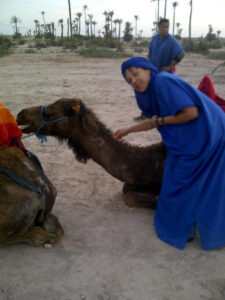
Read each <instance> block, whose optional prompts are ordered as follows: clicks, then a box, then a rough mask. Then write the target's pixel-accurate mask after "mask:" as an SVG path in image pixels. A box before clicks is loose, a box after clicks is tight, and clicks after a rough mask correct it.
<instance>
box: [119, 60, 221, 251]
mask: <svg viewBox="0 0 225 300" xmlns="http://www.w3.org/2000/svg"><path fill="white" fill-rule="evenodd" d="M122 74H123V76H124V77H125V79H126V80H127V82H128V83H129V84H130V85H131V86H132V87H133V88H134V91H135V96H136V100H137V104H138V106H139V108H140V109H141V110H142V111H143V112H144V114H145V115H146V116H148V119H147V121H144V122H141V123H139V124H137V125H134V126H131V127H128V128H123V129H119V130H117V131H116V132H115V133H114V138H115V139H121V138H122V137H123V136H125V135H127V134H129V133H131V132H138V131H143V130H148V129H152V128H157V129H158V130H159V132H160V134H161V136H162V139H163V141H164V144H165V146H166V148H167V150H168V154H167V160H166V165H165V169H164V177H163V184H162V188H161V192H160V196H159V200H158V206H157V210H156V214H155V228H156V231H157V234H158V236H159V237H160V238H161V239H162V240H164V241H165V242H167V243H169V244H171V245H173V246H175V247H177V248H178V249H184V247H185V244H186V242H187V241H188V238H189V237H191V238H192V237H193V232H194V231H195V228H196V225H197V226H198V230H199V233H200V236H201V242H202V247H203V249H205V250H210V249H214V248H217V247H220V246H224V245H225V219H224V216H225V203H224V195H225V173H224V170H223V166H224V164H225V151H224V149H225V118H224V112H223V111H222V110H221V108H220V107H219V106H218V105H217V104H215V103H214V102H213V101H212V100H211V99H210V98H208V97H207V96H206V95H205V94H203V93H201V92H200V91H199V90H197V89H196V88H194V87H192V86H191V85H190V84H189V83H187V82H185V81H184V80H182V79H181V78H179V77H178V76H175V75H172V74H169V73H168V72H160V73H157V72H156V70H155V68H154V66H153V65H152V64H151V63H150V62H149V61H148V60H147V59H145V58H143V57H135V58H131V59H129V60H127V61H125V62H124V63H123V64H122ZM209 183H210V184H209Z"/></svg>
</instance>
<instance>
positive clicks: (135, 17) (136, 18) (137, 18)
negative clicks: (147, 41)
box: [134, 15, 139, 38]
mask: <svg viewBox="0 0 225 300" xmlns="http://www.w3.org/2000/svg"><path fill="white" fill-rule="evenodd" d="M134 19H135V38H137V20H139V17H138V16H137V15H135V16H134Z"/></svg>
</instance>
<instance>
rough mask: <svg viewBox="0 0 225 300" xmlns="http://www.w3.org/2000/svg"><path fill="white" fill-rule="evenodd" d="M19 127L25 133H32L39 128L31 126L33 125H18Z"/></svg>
mask: <svg viewBox="0 0 225 300" xmlns="http://www.w3.org/2000/svg"><path fill="white" fill-rule="evenodd" d="M18 125H19V127H20V129H21V131H22V132H23V133H31V132H35V131H37V128H36V127H35V126H34V125H31V124H29V125H21V124H19V123H18Z"/></svg>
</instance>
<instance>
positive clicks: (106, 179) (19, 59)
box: [0, 47, 225, 300]
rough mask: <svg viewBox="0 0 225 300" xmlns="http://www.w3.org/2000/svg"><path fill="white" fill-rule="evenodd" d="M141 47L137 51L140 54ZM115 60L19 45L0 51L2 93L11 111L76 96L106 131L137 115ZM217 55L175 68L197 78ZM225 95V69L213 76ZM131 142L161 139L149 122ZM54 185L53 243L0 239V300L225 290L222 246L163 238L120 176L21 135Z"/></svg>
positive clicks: (147, 299) (222, 294)
mask: <svg viewBox="0 0 225 300" xmlns="http://www.w3.org/2000/svg"><path fill="white" fill-rule="evenodd" d="M144 55H145V54H143V56H144ZM122 61H123V60H122V59H83V58H81V57H79V56H78V55H77V54H75V53H71V52H65V51H64V52H63V51H62V50H61V49H55V48H49V49H48V50H42V51H40V52H39V53H36V54H25V53H24V48H22V47H21V48H19V49H17V50H15V53H14V54H13V55H10V56H8V57H3V58H0V67H1V72H0V101H2V102H4V103H5V104H6V105H7V106H8V107H9V109H10V110H11V111H12V112H13V114H14V115H15V116H16V114H17V113H18V112H19V111H20V110H21V109H23V108H25V107H28V106H33V105H40V104H48V103H51V102H53V101H55V100H57V99H58V98H60V97H73V96H75V97H80V98H81V99H83V101H84V102H85V104H86V105H88V106H89V107H91V108H92V109H93V110H94V111H95V112H96V113H97V115H98V116H99V118H100V119H101V120H102V122H103V123H105V124H106V126H107V127H109V128H111V129H112V130H113V131H114V130H116V129H118V128H120V127H123V126H126V125H129V124H132V123H133V117H135V116H137V115H138V114H139V111H138V108H137V107H136V104H135V100H134V95H133V92H132V90H131V89H130V88H129V86H128V85H127V84H126V83H125V82H124V80H123V78H122V76H121V74H120V65H121V62H122ZM218 64H219V61H213V60H208V59H207V58H205V57H203V56H200V55H190V54H187V55H186V57H185V59H184V60H183V61H182V63H181V64H180V65H179V67H178V69H177V74H178V75H180V76H181V77H183V78H184V79H186V80H187V81H189V82H190V83H192V84H193V85H194V86H197V85H198V83H199V82H200V80H201V79H202V77H203V75H205V74H208V73H210V72H211V71H212V70H213V69H214V68H215V67H216V66H217V65H218ZM212 79H213V82H214V83H215V89H216V92H217V93H218V95H220V96H221V97H224V96H225V85H224V82H225V69H220V70H218V71H217V72H216V73H215V75H213V76H212ZM126 140H127V141H128V142H130V143H133V144H139V145H147V144H150V143H155V142H156V141H159V140H160V136H159V135H158V133H157V132H156V131H155V130H153V131H152V132H150V133H149V132H148V133H146V132H145V133H141V134H133V135H130V136H128V137H126ZM24 144H25V145H26V147H27V148H28V149H29V150H31V151H32V152H34V153H35V154H36V155H37V156H38V157H39V158H40V160H41V162H42V164H43V167H44V169H45V171H46V174H47V175H48V177H49V178H50V180H51V181H52V182H53V183H54V185H55V186H56V188H57V190H58V196H57V200H56V203H55V206H54V209H53V212H54V214H55V215H57V216H58V217H59V220H60V222H61V224H62V226H63V228H64V230H65V236H64V237H63V238H62V239H61V240H60V241H59V242H58V243H57V244H56V245H54V246H53V247H52V248H51V249H45V248H43V247H39V248H34V247H32V246H29V245H27V244H18V245H13V246H7V247H2V248H0V300H6V299H7V300H10V299H13V300H30V299H33V300H42V299H50V300H56V299H57V300H167V299H168V300H174V299H182V300H189V299H194V300H196V299H212V300H216V299H221V300H222V299H225V272H224V267H225V249H224V248H220V249H217V250H214V251H209V252H207V251H203V250H202V249H201V244H200V240H199V239H198V238H197V239H196V240H195V241H194V242H192V243H190V244H188V245H187V246H186V248H185V250H184V251H180V250H177V249H175V248H173V247H171V246H170V245H167V244H165V243H164V242H162V241H161V240H160V239H159V238H158V237H157V236H156V233H155V230H154V223H153V219H154V211H152V210H149V209H137V208H132V209H131V208H128V207H126V206H125V204H124V202H123V197H122V192H121V188H122V183H121V182H120V181H118V180H117V179H115V178H113V177H111V176H110V175H109V174H107V173H106V171H105V170H104V169H102V168H101V167H100V166H99V165H97V164H96V163H94V162H93V161H89V162H88V163H87V164H85V165H83V164H81V163H79V162H77V161H76V160H75V158H74V155H73V153H72V152H71V150H69V149H68V148H67V146H66V145H64V144H62V145H60V144H59V143H58V142H57V140H56V139H54V138H48V143H47V144H46V145H45V146H43V145H41V143H40V142H39V140H37V138H36V137H31V138H29V139H26V140H24Z"/></svg>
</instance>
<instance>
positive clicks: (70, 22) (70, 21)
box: [68, 0, 72, 38]
mask: <svg viewBox="0 0 225 300" xmlns="http://www.w3.org/2000/svg"><path fill="white" fill-rule="evenodd" d="M68 6H69V25H70V37H71V38H72V17H71V5H70V0H68Z"/></svg>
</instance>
